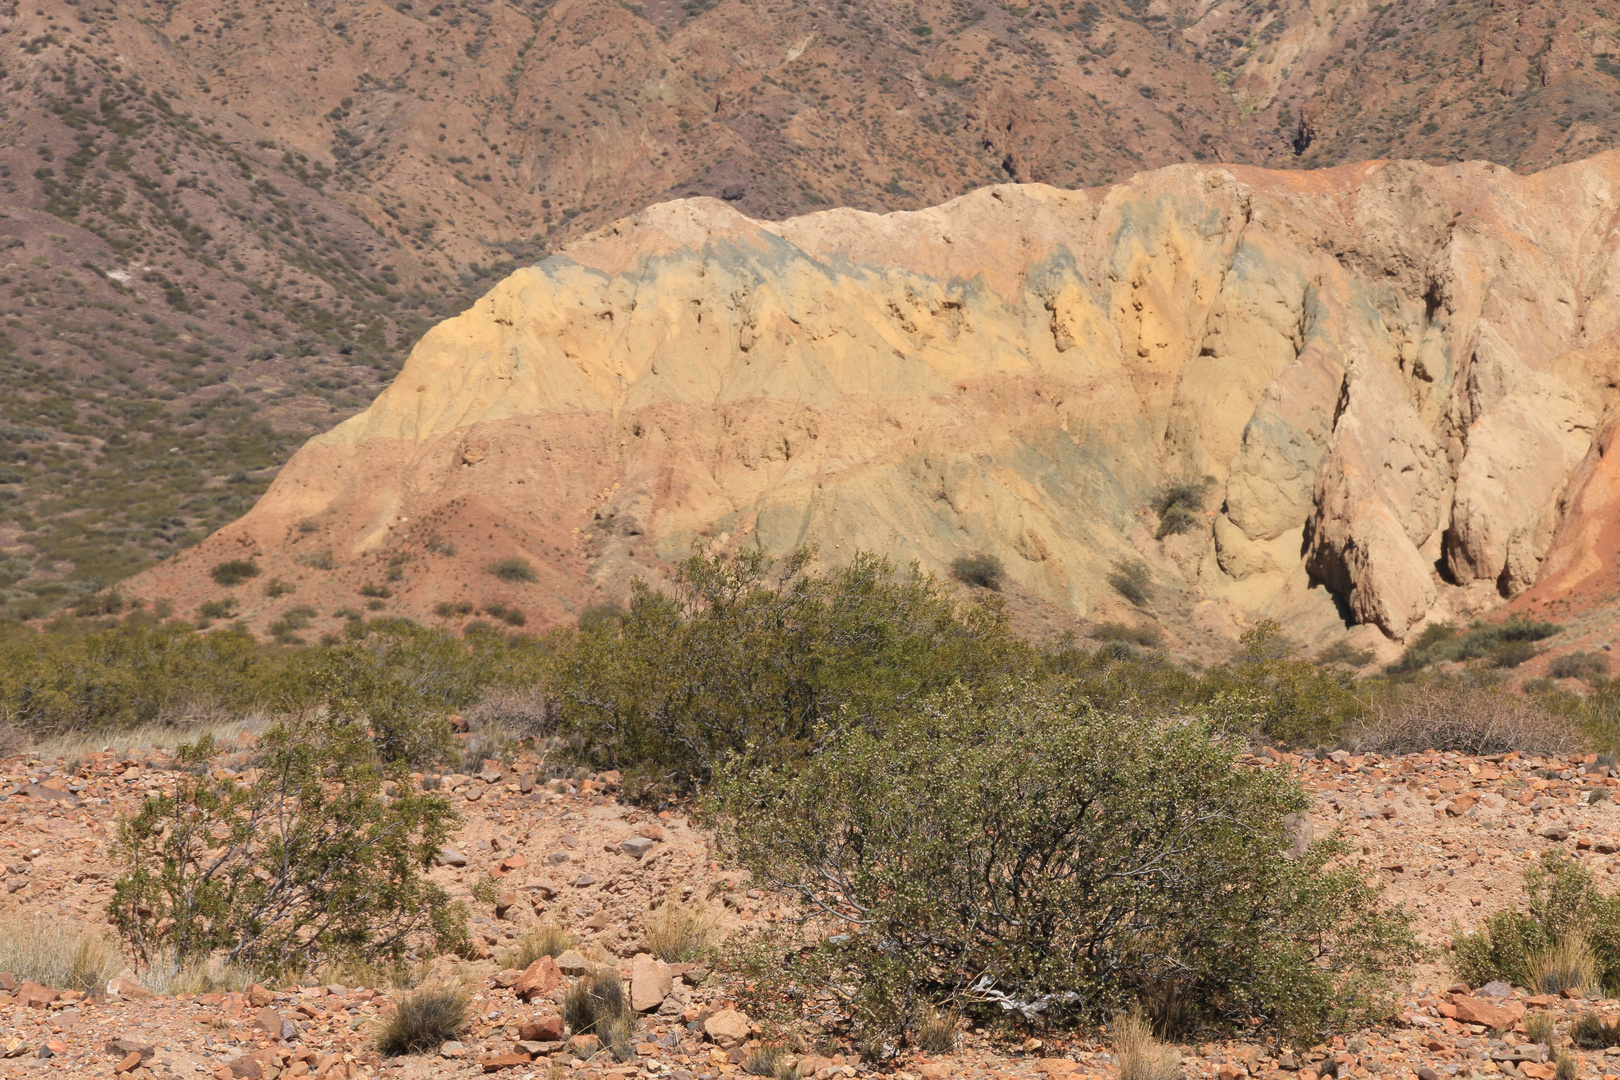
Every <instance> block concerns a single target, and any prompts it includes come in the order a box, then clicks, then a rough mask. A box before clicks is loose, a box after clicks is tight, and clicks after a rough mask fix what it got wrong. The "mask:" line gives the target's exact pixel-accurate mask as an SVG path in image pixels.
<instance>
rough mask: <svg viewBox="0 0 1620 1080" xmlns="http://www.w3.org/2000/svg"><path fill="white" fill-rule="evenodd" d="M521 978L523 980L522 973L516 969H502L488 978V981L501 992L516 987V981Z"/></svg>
mask: <svg viewBox="0 0 1620 1080" xmlns="http://www.w3.org/2000/svg"><path fill="white" fill-rule="evenodd" d="M521 978H523V972H521V971H519V970H518V969H517V968H502V969H501V970H499V971H497V972H496V973H495V974H494V975H493V976H491V977H490V981H491V982H492V983H494V984H495V985H496V986H498V987H500V988H501V989H502V990H509V989H511V988H512V987H513V986H515V985H517V981H518V980H519V979H521Z"/></svg>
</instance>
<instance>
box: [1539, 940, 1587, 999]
mask: <svg viewBox="0 0 1620 1080" xmlns="http://www.w3.org/2000/svg"><path fill="white" fill-rule="evenodd" d="M1525 966H1526V968H1527V969H1528V974H1529V977H1530V985H1531V986H1532V987H1533V988H1534V989H1535V991H1536V992H1537V993H1538V994H1562V993H1563V992H1564V991H1565V990H1587V991H1589V990H1592V989H1594V988H1596V987H1597V985H1598V962H1597V956H1596V955H1595V954H1594V953H1593V952H1592V946H1591V945H1589V944H1587V941H1586V939H1585V938H1584V937H1582V936H1580V935H1579V934H1566V935H1564V937H1563V938H1561V939H1560V940H1559V941H1557V942H1556V943H1554V944H1552V945H1549V946H1548V947H1547V948H1545V949H1542V950H1541V951H1540V952H1538V953H1535V954H1534V955H1532V956H1530V957H1529V958H1528V960H1527V961H1526V964H1525Z"/></svg>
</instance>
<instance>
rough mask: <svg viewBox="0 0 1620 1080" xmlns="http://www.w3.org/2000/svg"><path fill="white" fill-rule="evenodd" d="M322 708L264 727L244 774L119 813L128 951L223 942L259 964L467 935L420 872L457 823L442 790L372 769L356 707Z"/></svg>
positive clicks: (299, 962)
mask: <svg viewBox="0 0 1620 1080" xmlns="http://www.w3.org/2000/svg"><path fill="white" fill-rule="evenodd" d="M329 706H330V707H329V709H327V710H326V711H323V712H322V713H320V714H319V715H317V716H315V717H314V718H312V719H308V720H303V721H297V722H287V723H283V724H280V725H278V726H276V727H275V728H273V729H271V730H270V731H269V732H268V733H267V734H266V735H265V736H264V738H263V739H262V740H261V743H260V748H261V755H262V756H261V760H260V761H259V763H258V766H257V768H258V770H259V771H258V775H257V776H256V777H253V778H252V779H250V780H248V781H247V782H244V783H237V782H236V780H235V779H234V778H225V779H215V778H214V777H213V776H212V775H211V774H210V773H208V772H207V771H203V772H201V774H200V775H198V774H195V773H194V774H190V775H186V776H183V777H182V778H181V779H180V780H179V781H178V782H177V783H176V789H175V792H174V794H173V795H158V796H152V797H149V798H148V799H147V800H146V803H145V804H144V805H143V806H142V808H141V809H140V811H139V812H138V813H136V814H135V815H133V816H132V817H129V818H127V819H125V820H124V821H122V822H121V823H120V825H119V847H120V849H121V852H122V854H123V858H124V860H125V869H124V872H123V873H122V874H121V875H120V876H119V878H118V880H117V883H116V884H115V886H114V889H113V898H112V902H111V903H110V905H109V908H108V910H109V914H110V915H111V917H112V921H113V923H114V925H116V926H117V927H118V929H119V931H120V933H121V934H122V935H123V936H124V938H125V939H126V940H127V941H128V942H129V944H130V946H131V948H132V949H133V950H134V952H135V954H136V955H137V956H138V957H140V958H142V959H143V960H150V959H151V958H153V957H155V956H159V955H163V956H167V957H172V958H174V959H176V960H179V961H185V960H187V959H190V958H194V957H205V956H208V955H210V954H212V953H215V952H223V953H225V954H226V960H227V961H228V962H233V963H241V964H245V965H247V966H249V967H252V968H254V969H255V970H258V971H263V972H269V971H288V970H307V969H309V968H312V967H315V966H318V965H319V964H320V963H321V962H323V961H324V960H327V959H330V958H341V959H345V960H352V961H357V962H370V961H374V960H377V959H380V958H389V959H398V958H399V957H400V956H402V955H403V954H404V952H405V951H406V950H407V949H408V948H411V947H412V946H420V945H425V944H430V945H432V946H434V947H437V948H439V949H446V948H459V947H461V946H462V945H464V944H465V935H466V928H465V912H464V911H463V910H462V908H461V905H460V904H455V903H451V902H450V898H449V896H448V895H446V894H445V892H444V890H443V889H441V888H440V887H439V886H438V885H436V884H434V883H433V882H432V881H430V880H428V878H427V877H426V875H425V873H424V871H425V870H426V868H427V867H428V865H429V864H430V861H431V860H432V858H433V856H434V855H435V854H436V853H437V852H438V850H439V847H440V845H441V844H443V843H444V842H445V841H446V840H448V839H449V837H450V835H451V833H452V832H453V830H454V828H455V826H456V825H457V824H458V822H459V818H458V816H457V815H456V813H455V811H454V810H452V809H451V808H450V803H449V800H448V799H446V798H445V797H444V796H442V795H436V794H428V793H413V792H412V791H411V787H410V777H409V775H408V774H407V773H406V771H405V770H404V768H402V767H400V768H395V769H393V770H392V771H390V772H384V770H383V769H382V768H380V767H379V766H378V765H377V764H376V751H375V747H374V746H373V745H372V742H371V740H370V739H369V738H368V737H367V734H366V730H365V724H364V721H363V719H362V718H361V717H360V715H359V713H358V710H357V709H356V708H355V707H354V705H353V703H352V702H350V701H348V700H345V699H343V698H333V699H332V700H331V701H330V702H329ZM211 749H212V746H211V744H210V742H209V741H208V740H206V739H205V740H204V741H203V742H201V743H199V744H195V745H191V746H187V747H183V748H182V758H183V760H185V761H187V762H189V763H191V764H194V765H205V764H206V761H207V757H208V754H209V752H210V751H211ZM385 784H388V785H391V786H392V789H393V790H392V793H390V792H389V791H388V790H386V788H385Z"/></svg>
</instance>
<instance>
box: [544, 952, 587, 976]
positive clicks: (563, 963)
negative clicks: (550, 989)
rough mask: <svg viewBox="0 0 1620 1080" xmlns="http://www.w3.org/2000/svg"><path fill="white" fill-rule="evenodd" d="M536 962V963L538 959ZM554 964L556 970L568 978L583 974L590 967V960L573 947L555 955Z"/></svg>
mask: <svg viewBox="0 0 1620 1080" xmlns="http://www.w3.org/2000/svg"><path fill="white" fill-rule="evenodd" d="M536 962H537V963H538V961H536ZM556 964H557V970H558V971H560V972H562V973H563V974H564V975H567V976H568V977H570V978H573V977H575V976H578V975H583V974H585V973H586V972H587V971H589V970H590V968H591V962H590V961H589V960H587V959H585V958H584V957H583V956H581V955H580V954H579V953H577V952H575V951H574V950H573V949H569V950H568V951H567V952H565V953H563V954H562V955H561V956H559V957H557V960H556Z"/></svg>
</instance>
